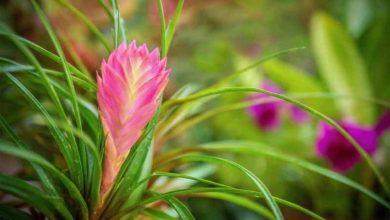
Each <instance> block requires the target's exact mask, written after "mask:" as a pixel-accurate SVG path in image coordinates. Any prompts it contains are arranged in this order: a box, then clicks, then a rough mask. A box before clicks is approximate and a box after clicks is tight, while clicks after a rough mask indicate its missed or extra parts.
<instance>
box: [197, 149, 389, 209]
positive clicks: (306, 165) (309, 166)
mask: <svg viewBox="0 0 390 220" xmlns="http://www.w3.org/2000/svg"><path fill="white" fill-rule="evenodd" d="M201 148H202V149H204V150H205V151H207V152H235V153H242V154H248V155H254V156H255V155H256V156H264V157H269V158H272V159H277V160H281V161H284V162H287V163H291V164H293V165H296V166H298V167H301V168H303V169H306V170H309V171H311V172H314V173H317V174H319V175H322V176H325V177H327V178H330V179H332V180H335V181H337V182H340V183H343V184H345V185H347V186H349V187H351V188H353V189H355V190H357V191H359V192H361V193H363V194H365V195H366V196H368V197H370V198H372V199H374V200H375V201H377V202H378V203H380V204H382V205H383V206H385V207H386V208H388V209H390V203H389V202H387V201H385V200H384V199H382V198H381V197H380V196H379V195H377V194H376V193H374V192H372V191H371V190H369V189H367V188H365V187H364V186H362V185H360V184H359V183H356V182H354V181H353V180H351V179H349V178H347V177H345V176H343V175H341V174H338V173H336V172H333V171H331V170H329V169H325V168H323V167H320V166H318V165H316V164H313V163H310V162H307V161H304V160H302V159H299V158H296V157H292V156H289V155H285V154H283V153H281V152H275V151H273V150H270V149H267V147H266V146H265V145H263V144H259V143H253V142H239V141H231V142H215V143H209V144H204V145H202V146H201ZM195 150H200V149H198V148H197V149H195Z"/></svg>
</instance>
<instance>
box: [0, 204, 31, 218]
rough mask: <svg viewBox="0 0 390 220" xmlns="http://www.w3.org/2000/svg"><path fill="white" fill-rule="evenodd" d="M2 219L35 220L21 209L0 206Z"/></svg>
mask: <svg viewBox="0 0 390 220" xmlns="http://www.w3.org/2000/svg"><path fill="white" fill-rule="evenodd" d="M0 219H3V220H15V219H18V220H34V218H33V217H32V216H31V215H29V214H27V213H25V212H23V211H20V210H19V209H16V208H13V207H9V206H6V205H1V204H0Z"/></svg>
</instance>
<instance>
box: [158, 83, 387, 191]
mask: <svg viewBox="0 0 390 220" xmlns="http://www.w3.org/2000/svg"><path fill="white" fill-rule="evenodd" d="M236 92H257V93H263V94H267V95H270V96H272V97H275V98H278V99H281V100H284V101H287V102H289V103H291V104H293V105H296V106H298V107H300V108H301V109H302V110H304V111H306V112H308V113H311V114H312V115H314V116H317V117H318V118H320V119H322V120H323V121H325V122H327V123H328V124H329V125H331V126H332V127H333V128H335V129H336V130H337V131H338V132H339V133H340V134H341V135H343V136H344V137H345V138H346V139H347V140H348V141H349V142H350V143H351V144H352V146H353V147H354V148H355V149H356V150H357V151H358V153H359V154H360V156H361V157H362V158H363V159H364V161H365V162H366V163H367V165H368V166H369V167H370V169H371V170H372V171H373V172H374V174H375V176H376V177H377V178H378V180H379V182H380V183H381V185H382V187H383V189H384V190H385V191H386V192H387V193H388V194H389V195H390V188H389V185H388V183H387V180H386V179H385V178H384V176H383V174H382V173H381V172H380V171H379V169H378V168H377V167H376V166H375V164H374V162H373V161H372V160H371V157H370V156H369V155H368V154H367V152H366V151H365V150H364V149H363V147H362V146H361V145H360V144H359V143H358V142H356V140H355V139H354V138H353V137H352V136H351V135H350V134H349V133H348V132H347V131H346V130H345V129H344V128H342V127H341V126H340V125H339V124H338V123H337V122H336V121H334V120H333V119H331V118H330V117H328V116H326V115H324V114H323V113H321V112H319V111H317V110H315V109H313V108H311V107H309V106H307V105H305V104H303V103H302V102H299V101H297V100H295V99H293V98H290V97H288V96H285V95H282V94H278V93H273V92H270V91H267V90H264V89H258V88H251V87H226V88H221V89H210V90H205V91H203V92H200V93H197V94H194V95H192V96H188V97H186V98H182V99H176V100H168V101H167V102H166V103H165V104H166V105H165V107H166V108H169V107H170V106H174V105H177V104H181V103H186V102H191V101H194V100H197V99H200V98H203V97H209V96H215V95H221V94H225V93H236ZM352 97H353V96H352Z"/></svg>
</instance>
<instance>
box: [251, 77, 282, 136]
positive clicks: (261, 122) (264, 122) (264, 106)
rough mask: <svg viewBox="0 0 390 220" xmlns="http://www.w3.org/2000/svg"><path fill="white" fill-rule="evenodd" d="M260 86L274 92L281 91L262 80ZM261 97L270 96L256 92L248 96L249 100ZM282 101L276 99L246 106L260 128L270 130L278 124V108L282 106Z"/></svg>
mask: <svg viewBox="0 0 390 220" xmlns="http://www.w3.org/2000/svg"><path fill="white" fill-rule="evenodd" d="M261 88H262V89H264V90H267V91H270V92H274V93H282V90H281V89H280V88H279V87H277V86H276V85H275V84H273V83H271V82H263V83H262V86H261ZM262 98H272V96H270V95H267V94H261V93H256V94H255V95H253V96H251V97H250V99H251V100H256V99H262ZM282 103H283V102H282V101H279V100H278V101H272V102H267V103H261V104H256V105H252V106H250V107H249V108H248V112H249V114H250V115H251V116H252V118H253V120H254V121H255V122H256V124H257V125H258V126H259V127H260V128H262V129H264V130H267V131H272V130H275V129H276V128H278V127H279V125H280V117H279V108H280V107H281V106H282Z"/></svg>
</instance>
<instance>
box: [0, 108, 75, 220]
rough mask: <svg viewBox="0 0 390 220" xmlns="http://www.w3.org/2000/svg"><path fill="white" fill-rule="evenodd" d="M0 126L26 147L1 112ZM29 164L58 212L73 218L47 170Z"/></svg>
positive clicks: (16, 142) (67, 217)
mask: <svg viewBox="0 0 390 220" xmlns="http://www.w3.org/2000/svg"><path fill="white" fill-rule="evenodd" d="M0 127H1V128H2V129H3V131H4V132H5V133H6V134H7V135H8V136H9V137H10V138H11V139H12V140H13V141H14V142H15V144H16V146H17V147H19V148H23V149H27V146H26V145H25V144H24V142H23V141H22V140H21V139H20V138H19V137H18V136H17V135H16V134H15V132H14V131H13V130H12V129H11V127H10V125H9V124H8V122H7V121H6V120H5V118H4V117H3V116H2V115H1V114H0ZM31 165H32V167H33V168H34V170H35V172H36V173H37V175H38V177H39V179H40V180H41V183H42V185H43V188H44V189H45V192H46V193H48V195H49V196H50V197H52V198H53V200H52V201H53V206H54V207H55V208H56V209H57V210H58V212H59V213H60V214H61V215H62V216H63V217H64V218H65V219H68V220H71V219H73V217H72V215H71V214H70V212H69V210H68V208H67V207H66V205H65V202H64V199H63V198H62V197H61V195H60V194H59V189H57V188H58V186H57V185H55V184H54V183H53V181H52V179H51V177H50V175H49V174H48V173H47V172H45V170H44V169H43V168H42V167H41V166H39V165H37V164H35V163H31ZM54 198H55V199H54Z"/></svg>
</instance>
